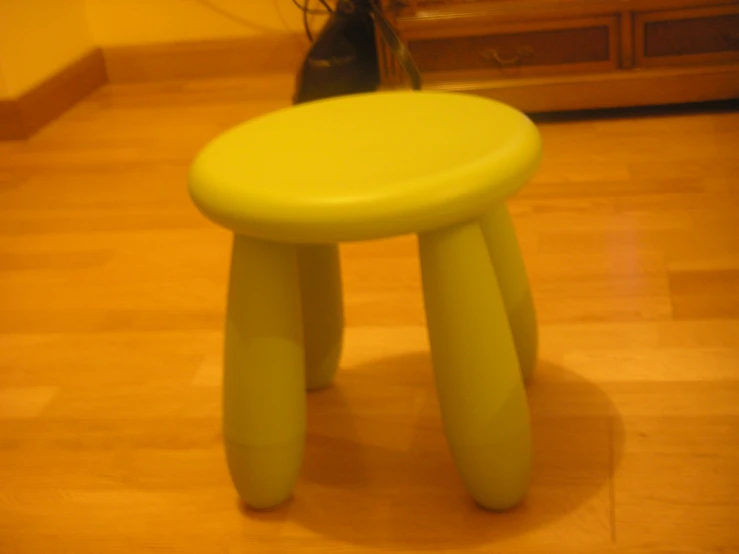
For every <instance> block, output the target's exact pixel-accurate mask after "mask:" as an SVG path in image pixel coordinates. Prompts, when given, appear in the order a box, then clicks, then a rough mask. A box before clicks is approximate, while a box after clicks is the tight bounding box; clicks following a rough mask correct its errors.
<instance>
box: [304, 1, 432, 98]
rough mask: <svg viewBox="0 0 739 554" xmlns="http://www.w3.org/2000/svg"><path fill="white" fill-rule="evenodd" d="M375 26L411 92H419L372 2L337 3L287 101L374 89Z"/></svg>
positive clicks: (411, 66) (414, 72)
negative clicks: (401, 70)
mask: <svg viewBox="0 0 739 554" xmlns="http://www.w3.org/2000/svg"><path fill="white" fill-rule="evenodd" d="M375 24H376V25H377V29H379V31H380V34H381V36H382V37H383V39H384V40H385V41H386V42H387V43H388V46H389V47H390V50H391V51H392V52H393V54H394V55H395V57H396V59H397V60H398V62H399V63H400V65H401V67H402V68H403V69H404V70H405V72H406V73H407V74H408V76H409V77H410V80H411V87H412V88H413V89H416V90H418V89H420V88H421V77H420V73H419V71H418V68H417V67H416V64H415V63H414V62H413V59H412V58H411V55H410V52H409V51H408V49H407V48H406V46H405V44H403V42H402V41H401V40H400V38H399V37H398V34H397V32H396V31H395V29H393V27H392V25H391V24H390V22H389V21H388V20H387V19H386V18H385V16H384V15H383V13H382V9H381V8H380V7H379V6H378V5H377V4H376V2H375V0H339V2H338V4H337V5H336V10H335V11H334V12H333V13H332V14H331V17H330V19H329V21H328V23H327V24H326V25H325V27H324V28H323V29H322V30H321V33H320V34H319V35H318V37H317V38H316V40H315V42H314V43H313V46H312V47H311V49H310V51H309V52H308V55H307V56H306V58H305V61H304V62H303V66H302V68H301V70H300V73H299V74H298V82H297V88H296V92H295V96H294V98H293V102H294V103H295V104H300V103H303V102H309V101H311V100H318V99H320V98H329V97H331V96H340V95H343V94H356V93H361V92H372V91H374V90H377V87H378V85H379V84H380V71H379V67H378V65H377V47H376V42H375Z"/></svg>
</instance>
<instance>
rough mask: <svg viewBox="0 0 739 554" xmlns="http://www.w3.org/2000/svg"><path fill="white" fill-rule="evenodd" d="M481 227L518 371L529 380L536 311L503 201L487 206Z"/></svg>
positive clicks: (534, 353)
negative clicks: (503, 305) (511, 335)
mask: <svg viewBox="0 0 739 554" xmlns="http://www.w3.org/2000/svg"><path fill="white" fill-rule="evenodd" d="M480 227H481V229H482V234H483V236H484V237H485V242H486V243H487V245H488V250H489V251H490V259H491V260H492V261H493V268H494V269H495V274H496V276H497V277H498V285H499V286H500V291H501V293H502V294H503V303H504V304H505V307H506V312H507V313H508V321H509V322H510V324H511V331H512V332H513V340H514V342H515V343H516V351H517V352H518V361H519V364H520V365H521V372H522V373H523V378H524V379H526V380H528V379H529V378H530V377H531V376H532V374H533V373H534V368H535V367H536V356H537V350H538V348H537V343H538V332H537V328H536V311H535V310H534V299H533V297H532V296H531V287H530V286H529V279H528V277H527V275H526V267H525V265H524V263H523V256H522V255H521V249H520V248H519V246H518V239H517V238H516V230H515V229H514V227H513V222H512V221H511V216H510V214H509V213H508V208H506V205H505V204H504V203H503V202H501V203H499V204H498V205H497V206H495V208H493V209H492V210H490V212H489V213H488V214H487V215H486V216H485V217H483V218H482V220H481V221H480Z"/></svg>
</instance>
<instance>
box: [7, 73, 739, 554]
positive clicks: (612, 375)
mask: <svg viewBox="0 0 739 554" xmlns="http://www.w3.org/2000/svg"><path fill="white" fill-rule="evenodd" d="M290 86H291V82H290V79H289V78H288V77H285V78H272V79H265V80H249V81H247V80H242V81H227V82H224V81H221V82H214V83H200V84H189V85H182V84H166V85H163V84H158V85H137V86H125V87H124V86H119V87H108V88H104V89H102V90H100V91H98V92H97V93H95V94H94V95H93V96H91V97H90V98H89V99H88V100H86V101H85V102H83V103H82V104H81V105H79V106H78V107H76V108H75V109H74V110H72V111H71V112H69V113H68V114H66V115H65V116H64V117H62V118H61V119H60V120H58V121H57V122H55V123H54V124H52V125H51V126H50V127H48V128H47V129H45V130H44V131H42V132H41V133H40V134H39V135H38V136H36V137H35V138H33V139H32V140H31V141H29V142H27V143H3V144H0V553H2V554H41V553H65V554H66V553H75V554H80V553H89V554H108V553H125V554H133V553H141V552H156V553H162V552H173V553H174V552H177V553H182V552H187V553H190V552H192V553H199V554H209V553H223V554H237V553H272V552H287V553H298V554H299V553H302V552H314V553H326V552H342V553H353V552H380V551H382V552H394V551H399V552H411V551H434V552H462V551H465V552H467V551H470V552H486V553H492V552H496V553H497V552H500V553H508V554H510V553H517V554H518V553H524V554H525V553H541V554H553V553H557V554H559V553H563V554H564V553H566V554H578V553H593V554H596V553H597V554H601V553H606V554H607V553H610V552H626V553H635V554H636V553H642V554H646V553H662V554H700V553H708V552H711V553H722V554H729V553H735V552H739V112H737V111H734V112H732V111H728V112H724V113H702V114H686V113H684V114H682V115H661V116H648V117H645V116H639V117H620V118H612V119H600V120H589V121H579V122H550V123H546V124H542V126H541V131H542V134H543V137H544V143H545V148H546V154H545V159H544V162H543V165H542V168H541V171H540V172H539V174H538V176H537V177H536V179H535V180H534V182H533V183H531V185H530V186H529V187H528V188H527V189H525V190H524V191H523V192H522V193H521V194H520V195H519V196H517V197H516V198H515V199H513V200H512V201H511V202H510V208H511V210H512V212H513V214H514V216H515V222H516V225H517V228H518V231H519V234H520V239H521V243H522V246H523V249H524V252H525V257H526V261H527V263H528V266H529V268H530V273H531V279H532V282H533V287H534V291H535V296H536V300H537V305H538V310H539V314H540V322H541V362H540V365H539V368H538V373H537V376H536V378H535V380H534V382H533V383H532V384H531V386H530V387H529V394H530V405H531V410H532V413H533V425H534V433H535V437H534V438H535V449H536V452H535V457H536V461H535V468H534V475H533V483H532V486H531V492H530V494H529V496H528V498H527V500H526V502H525V504H524V505H522V506H521V507H520V508H518V509H516V510H514V511H512V512H510V513H506V514H491V513H486V512H484V511H482V510H480V509H478V508H477V507H475V505H473V503H472V502H471V501H470V500H469V499H468V498H467V496H466V494H465V493H464V491H463V490H462V486H461V484H460V481H459V479H458V477H457V476H456V474H455V473H454V470H453V467H452V463H451V460H450V457H449V454H448V453H447V449H446V446H445V443H444V438H443V435H442V432H441V426H440V420H439V413H438V408H437V404H436V400H435V395H434V390H433V381H432V374H431V368H430V362H429V356H428V345H427V341H426V337H425V331H424V315H423V310H422V299H421V292H420V282H419V269H418V262H417V258H416V251H415V248H416V246H415V242H414V240H413V238H399V239H396V240H390V241H383V242H378V243H368V244H353V245H349V246H346V248H345V249H344V260H345V264H344V270H345V283H346V304H347V306H346V312H347V319H348V329H347V337H346V338H347V340H346V351H345V356H344V360H343V363H342V368H341V371H340V374H339V376H338V379H337V382H336V384H335V386H334V387H332V388H331V389H329V390H326V391H323V392H319V393H315V394H311V395H310V396H309V402H308V409H309V436H308V443H307V444H308V446H307V451H306V456H305V462H304V468H303V474H302V479H301V481H300V482H299V484H298V487H297V490H296V494H295V498H294V500H293V501H292V502H291V503H290V504H289V505H288V506H286V507H284V508H282V509H280V510H277V511H274V512H270V513H263V514H259V513H249V512H247V511H245V510H243V509H242V508H241V507H240V506H239V504H238V503H237V500H236V496H235V493H234V490H233V489H232V487H231V485H230V483H229V478H228V475H227V473H226V468H225V462H224V456H223V453H222V451H221V435H220V428H219V386H220V376H219V372H220V363H221V360H220V355H221V354H220V347H221V323H222V319H223V309H224V295H225V283H226V271H227V264H228V251H229V236H228V234H227V233H226V232H224V231H223V230H220V229H218V228H216V227H214V226H213V225H211V224H209V223H208V222H206V221H205V220H204V219H203V218H202V217H201V216H200V215H199V214H198V213H197V212H196V211H195V209H194V208H193V207H192V205H191V203H190V201H189V199H188V197H187V193H186V186H185V179H186V172H187V166H188V162H189V160H190V159H191V158H192V156H193V154H194V153H195V152H196V151H197V150H198V148H199V147H200V146H202V145H203V144H204V142H205V141H207V140H208V139H209V138H211V137H212V136H214V135H215V134H216V133H218V132H219V131H221V130H223V129H225V128H226V127H228V126H230V125H232V124H234V123H236V122H239V121H241V120H243V119H245V118H248V117H251V116H254V115H255V114H258V113H263V112H266V111H269V110H272V109H274V108H277V107H280V106H283V105H286V104H288V103H289V96H290ZM326 155H327V159H329V158H330V156H333V155H341V153H340V152H327V154H326Z"/></svg>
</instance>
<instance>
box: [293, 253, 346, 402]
mask: <svg viewBox="0 0 739 554" xmlns="http://www.w3.org/2000/svg"><path fill="white" fill-rule="evenodd" d="M297 248H298V267H299V273H300V293H301V297H302V306H303V337H304V342H305V379H306V385H307V387H308V389H310V390H314V389H320V388H323V387H327V386H328V385H330V384H331V380H332V379H333V378H334V375H335V374H336V369H337V368H338V366H339V358H340V357H341V345H342V341H343V336H344V304H343V300H342V295H341V267H340V260H339V247H338V246H337V245H335V244H317V245H313V244H301V245H299V246H298V247H297Z"/></svg>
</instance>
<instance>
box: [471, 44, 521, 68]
mask: <svg viewBox="0 0 739 554" xmlns="http://www.w3.org/2000/svg"><path fill="white" fill-rule="evenodd" d="M533 55H534V49H533V48H531V47H529V46H522V47H520V48H518V49H517V50H516V53H515V54H514V55H513V56H511V57H510V58H504V57H503V56H501V55H500V53H499V52H498V50H497V49H495V48H488V49H487V50H483V51H482V52H480V57H481V58H482V59H483V60H486V61H488V62H495V64H496V65H497V66H498V67H514V66H517V65H521V62H522V61H523V60H524V58H530V57H531V56H533Z"/></svg>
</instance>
